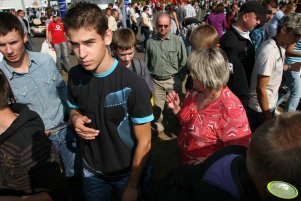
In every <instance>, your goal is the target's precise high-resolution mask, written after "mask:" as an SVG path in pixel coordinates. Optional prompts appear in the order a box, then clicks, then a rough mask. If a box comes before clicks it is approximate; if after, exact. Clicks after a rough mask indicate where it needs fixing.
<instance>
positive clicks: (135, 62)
mask: <svg viewBox="0 0 301 201" xmlns="http://www.w3.org/2000/svg"><path fill="white" fill-rule="evenodd" d="M132 68H133V71H134V72H135V73H136V74H137V75H139V76H140V77H142V78H143V77H144V72H143V70H142V65H141V61H140V59H133V60H132Z"/></svg>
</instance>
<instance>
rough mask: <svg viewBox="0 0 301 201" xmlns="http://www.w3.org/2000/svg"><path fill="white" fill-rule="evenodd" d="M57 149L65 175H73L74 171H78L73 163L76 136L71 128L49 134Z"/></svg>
mask: <svg viewBox="0 0 301 201" xmlns="http://www.w3.org/2000/svg"><path fill="white" fill-rule="evenodd" d="M49 139H50V140H51V141H52V143H53V145H54V146H55V148H56V150H57V151H58V153H59V155H60V157H61V160H62V162H63V165H64V171H65V176H66V177H73V176H74V174H75V171H76V172H77V171H79V170H78V169H79V168H77V165H75V163H74V162H75V155H76V151H77V149H76V138H75V134H74V132H73V130H72V129H71V128H69V127H66V128H63V129H61V130H60V131H59V132H58V133H57V134H53V135H50V136H49Z"/></svg>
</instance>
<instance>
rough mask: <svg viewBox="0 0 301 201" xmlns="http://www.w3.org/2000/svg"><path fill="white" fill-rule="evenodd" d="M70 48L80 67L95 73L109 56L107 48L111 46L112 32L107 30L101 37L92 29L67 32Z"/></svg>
mask: <svg viewBox="0 0 301 201" xmlns="http://www.w3.org/2000/svg"><path fill="white" fill-rule="evenodd" d="M67 36H68V39H69V43H70V46H71V48H72V50H73V52H74V54H75V56H76V57H77V59H78V60H79V62H80V64H81V65H82V67H83V68H84V69H86V70H88V71H96V70H97V68H98V67H99V66H100V65H101V63H102V62H103V60H104V58H105V56H108V55H109V52H108V48H107V46H108V45H110V44H111V41H112V32H111V31H110V30H109V29H108V30H107V31H106V33H105V35H104V36H103V37H101V36H100V35H99V34H98V33H97V32H96V31H95V29H93V28H87V27H85V28H80V29H79V30H74V29H71V30H68V31H67Z"/></svg>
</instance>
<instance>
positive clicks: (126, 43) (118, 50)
mask: <svg viewBox="0 0 301 201" xmlns="http://www.w3.org/2000/svg"><path fill="white" fill-rule="evenodd" d="M111 46H112V50H113V52H114V55H115V56H116V58H117V59H118V60H119V62H120V63H122V64H123V65H125V66H126V67H127V68H128V69H130V70H132V71H134V72H135V73H136V74H138V75H139V76H140V77H142V78H143V79H144V80H145V81H146V83H147V85H148V87H149V89H150V91H152V90H153V84H152V80H151V77H150V74H149V71H148V68H147V65H146V64H145V63H144V61H141V60H140V59H134V55H135V52H136V37H135V34H134V32H133V31H132V30H131V29H129V28H126V29H118V30H117V31H116V32H115V33H114V35H113V40H112V44H111Z"/></svg>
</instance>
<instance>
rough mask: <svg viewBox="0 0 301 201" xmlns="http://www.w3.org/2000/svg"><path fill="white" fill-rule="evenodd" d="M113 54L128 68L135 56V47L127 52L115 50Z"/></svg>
mask: <svg viewBox="0 0 301 201" xmlns="http://www.w3.org/2000/svg"><path fill="white" fill-rule="evenodd" d="M114 52H115V54H116V56H117V57H118V60H119V61H120V62H121V63H122V64H123V65H125V66H126V67H129V66H130V65H131V61H132V60H133V58H134V55H135V47H132V48H131V49H128V50H120V49H117V50H116V51H114Z"/></svg>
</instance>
